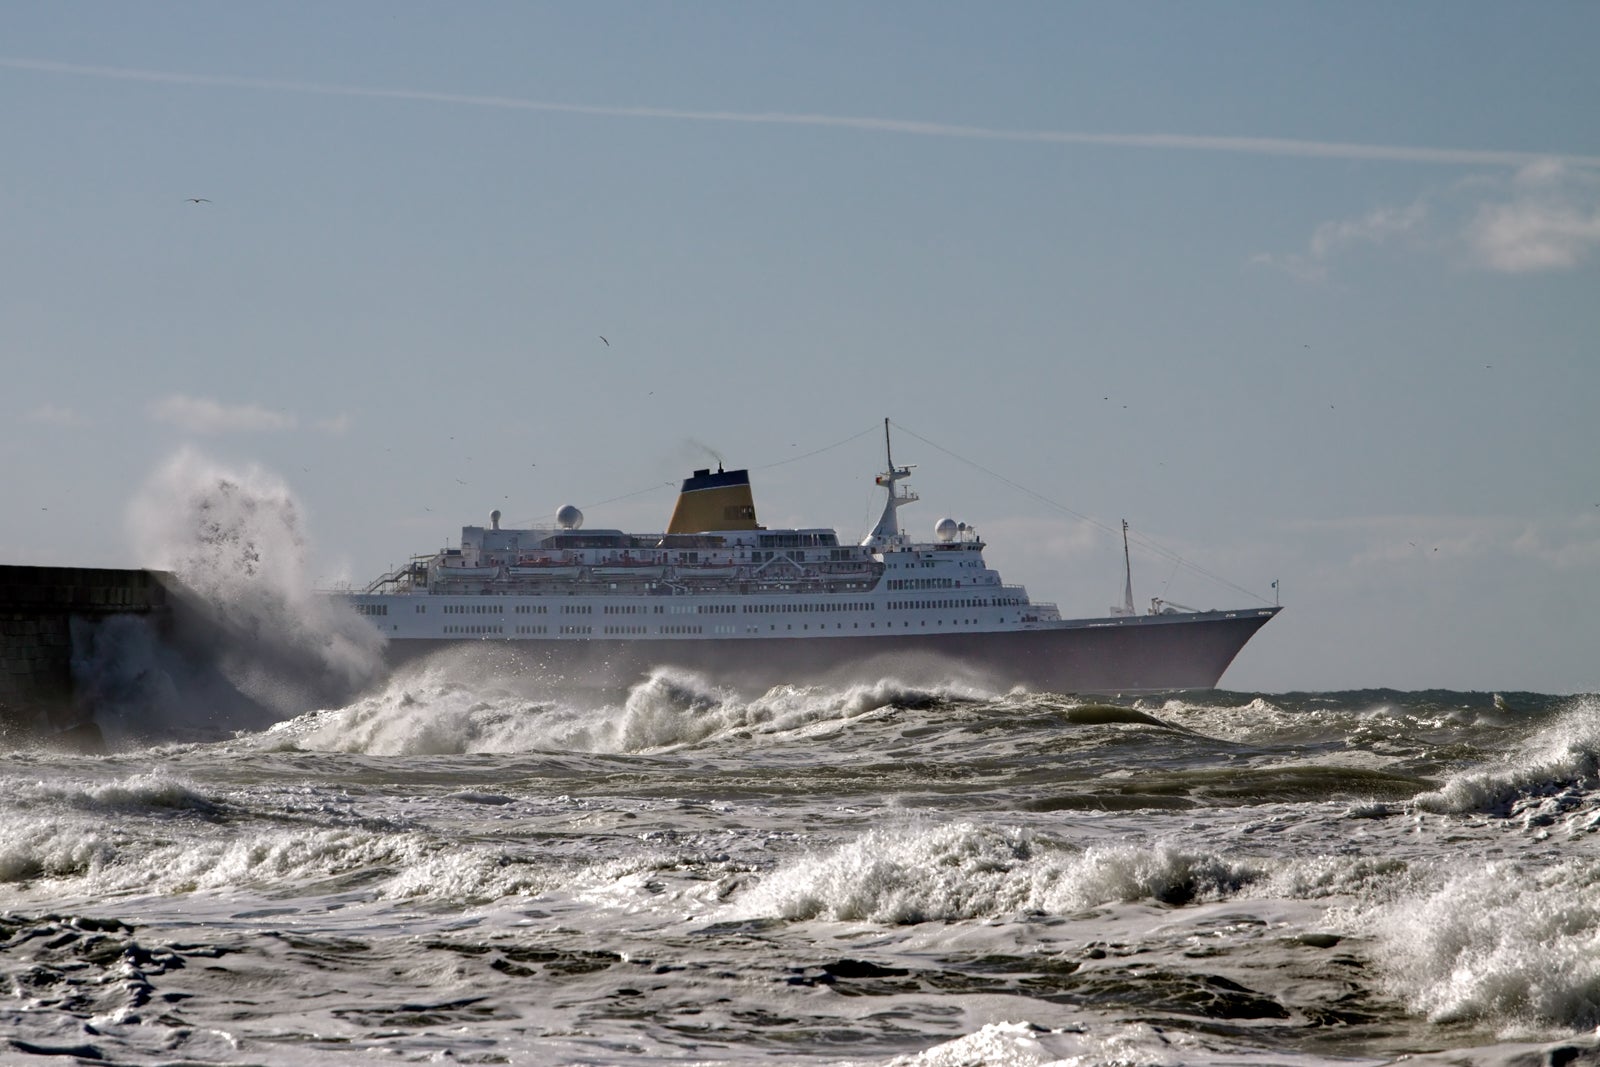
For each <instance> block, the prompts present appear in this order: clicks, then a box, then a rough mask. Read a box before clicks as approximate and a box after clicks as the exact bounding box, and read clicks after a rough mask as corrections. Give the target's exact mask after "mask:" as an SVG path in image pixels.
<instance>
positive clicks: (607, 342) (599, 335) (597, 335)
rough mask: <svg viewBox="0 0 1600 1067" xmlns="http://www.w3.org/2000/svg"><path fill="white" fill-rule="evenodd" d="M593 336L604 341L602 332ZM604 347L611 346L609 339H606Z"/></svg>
mask: <svg viewBox="0 0 1600 1067" xmlns="http://www.w3.org/2000/svg"><path fill="white" fill-rule="evenodd" d="M595 336H596V337H598V338H600V340H602V341H606V338H605V335H604V334H595ZM606 347H607V348H610V347H611V342H610V341H606Z"/></svg>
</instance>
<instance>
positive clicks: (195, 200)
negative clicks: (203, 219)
mask: <svg viewBox="0 0 1600 1067" xmlns="http://www.w3.org/2000/svg"><path fill="white" fill-rule="evenodd" d="M188 202H189V203H191V204H209V203H211V201H209V200H207V199H206V198H205V197H203V196H191V197H190V198H189V200H188Z"/></svg>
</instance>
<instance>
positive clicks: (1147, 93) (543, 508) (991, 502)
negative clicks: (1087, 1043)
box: [0, 2, 1600, 691]
mask: <svg viewBox="0 0 1600 1067" xmlns="http://www.w3.org/2000/svg"><path fill="white" fill-rule="evenodd" d="M1597 41H1600V5H1597V4H1593V3H1565V4H1564V3H1540V4H1536V5H1509V4H1483V3H1463V2H1449V3H1414V4H1379V3H1350V4H1324V5H1311V4H1296V3H1254V4H1239V3H1192V4H1175V3H1174V4H1109V3H1108V4H1073V3H1038V4H1022V3H1016V4H1002V5H980V4H929V3H916V4H909V3H906V4H902V3H880V4H871V5H868V4H838V3H809V4H792V5H776V4H711V3H702V4H693V5H689V4H682V5H668V4H571V5H542V4H531V3H530V4H513V3H506V4H452V5H442V4H402V3H391V2H383V3H345V4H335V5H326V4H275V5H219V4H209V3H196V4H177V3H168V4H122V3H115V4H113V3H106V4H92V3H77V4H49V5H43V4H23V3H0V103H3V105H4V106H0V145H3V146H4V154H3V156H0V160H3V162H0V224H3V227H4V229H3V234H4V247H5V255H4V256H3V257H0V366H3V368H4V372H5V376H6V380H7V389H6V390H5V392H4V394H3V396H4V400H3V405H0V409H3V414H4V421H3V422H0V443H3V449H4V456H5V460H6V462H5V469H6V475H5V481H4V486H5V507H4V510H3V511H0V561H4V562H9V563H40V564H45V563H51V564H54V563H69V564H85V565H104V566H125V565H136V564H142V563H155V562H159V561H158V560H152V559H146V558H140V556H141V554H142V553H141V550H140V549H139V548H138V547H137V546H136V542H135V540H134V539H133V538H131V537H130V536H129V534H128V533H127V532H126V530H125V528H124V527H125V521H124V515H125V513H126V512H127V509H128V506H129V503H130V501H131V500H132V499H133V498H134V497H135V496H136V495H137V494H138V493H139V492H140V487H141V485H143V484H144V483H145V482H146V481H147V480H148V479H150V478H151V477H152V475H153V474H154V472H155V471H156V470H157V469H159V468H160V467H161V466H162V465H163V463H165V462H166V461H167V460H168V459H169V458H170V457H172V456H173V455H174V454H175V453H177V452H178V450H179V449H181V448H184V447H186V446H188V447H191V448H193V449H195V450H197V451H198V452H199V453H200V454H202V455H204V456H206V457H209V458H210V459H212V460H214V461H216V462H219V463H222V464H225V465H230V466H232V467H234V468H237V469H239V470H244V469H246V468H247V467H249V466H251V465H258V466H259V467H261V468H264V469H265V470H266V471H268V472H273V473H274V474H275V475H276V476H277V477H280V478H281V479H282V480H283V481H285V482H287V483H288V485H289V486H290V487H291V488H292V490H293V492H294V494H295V495H296V496H297V498H298V499H299V500H300V502H301V504H302V506H303V509H304V512H305V515H306V521H307V524H308V526H309V528H310V532H311V535H312V537H313V538H314V546H313V549H312V555H311V558H310V560H309V562H308V568H309V570H310V572H311V573H312V575H314V576H316V577H319V578H321V579H323V580H332V579H334V578H337V577H341V576H343V577H349V578H352V579H356V580H365V579H366V578H368V577H370V576H372V575H375V574H376V573H378V572H380V571H382V570H384V569H385V568H386V567H387V566H388V565H390V564H391V563H394V562H397V561H399V560H401V559H403V558H404V557H405V556H407V555H409V554H412V553H415V552H421V551H426V550H429V549H431V548H434V547H436V546H438V545H440V544H442V543H444V542H445V541H446V540H447V539H453V538H455V537H457V536H458V534H459V527H460V526H461V525H462V524H463V523H468V522H474V523H476V522H482V521H483V520H484V518H485V517H486V516H487V514H488V512H489V510H490V509H491V508H495V507H498V508H500V509H501V510H502V511H504V512H505V513H506V516H507V519H508V521H514V520H529V519H534V518H536V517H542V516H548V515H550V514H553V512H554V511H555V509H556V507H558V506H559V505H560V504H562V503H568V502H570V503H577V504H580V505H585V506H586V511H587V513H588V518H589V522H590V524H591V525H604V526H622V527H627V528H632V529H641V530H644V529H659V528H661V527H662V526H663V525H664V524H665V521H666V517H667V514H668V513H669V511H670V509H671V504H672V490H671V489H670V488H667V487H666V486H665V483H668V482H671V481H674V480H676V479H678V478H681V477H682V476H683V475H684V474H686V473H687V471H688V469H689V468H691V467H693V466H702V465H704V464H705V463H706V462H707V460H706V458H705V454H704V453H703V452H702V451H701V450H700V449H699V447H697V445H698V444H703V445H706V446H710V447H712V448H714V449H716V450H717V451H718V452H719V453H720V454H721V455H722V456H723V458H724V459H725V460H726V461H727V463H728V464H729V466H749V467H751V468H752V469H753V475H754V481H755V487H756V496H757V506H758V509H759V510H760V513H761V516H762V518H763V520H764V521H765V522H767V523H768V524H769V525H780V524H790V523H799V524H805V525H834V526H838V527H839V528H840V531H841V533H842V534H844V535H845V536H847V537H850V538H856V537H859V536H861V535H862V534H863V533H865V531H866V529H867V527H868V526H869V525H870V521H871V518H872V517H873V515H874V513H875V510H876V497H875V496H874V492H875V491H874V490H873V488H872V485H871V476H872V475H873V473H875V471H876V470H877V468H878V466H879V465H880V464H881V454H880V442H879V440H878V438H877V437H876V436H875V435H874V434H871V433H866V434H865V435H864V436H860V437H858V438H856V439H855V440H853V441H851V442H850V443H848V444H846V445H843V446H841V447H839V448H837V449H834V450H832V451H828V452H825V453H823V454H821V455H818V456H816V457H814V458H811V459H808V460H803V461H798V462H792V463H784V464H783V465H781V466H772V465H773V464H778V463H783V461H785V460H789V459H791V458H792V457H794V456H797V455H801V454H803V453H806V452H809V451H812V450H815V449H820V448H823V447H824V446H827V445H830V444H832V443H834V442H837V441H841V440H845V439H847V438H850V437H851V436H852V435H855V434H860V433H862V432H863V431H868V430H870V429H871V428H872V427H873V426H874V425H876V424H877V423H878V422H879V421H880V420H881V419H882V418H883V417H884V416H885V415H887V416H889V417H891V418H893V419H894V420H895V421H896V422H898V423H900V424H902V425H903V426H904V427H906V430H907V432H905V433H902V434H901V436H900V437H899V438H897V443H896V458H897V459H898V460H902V461H908V462H915V463H918V464H919V468H918V473H917V478H916V481H915V483H914V484H915V485H916V487H917V488H918V489H919V491H920V492H921V494H922V496H923V503H922V504H920V505H918V507H917V508H915V509H913V510H911V511H908V512H905V513H903V514H904V516H905V518H906V519H907V520H908V522H909V523H913V524H921V526H922V527H925V528H927V529H930V530H931V528H932V524H933V523H934V522H935V521H936V520H937V519H938V518H940V517H941V516H943V515H946V514H948V515H952V516H954V517H956V518H958V519H964V520H966V521H969V522H972V523H974V524H976V525H977V526H978V527H979V528H980V529H981V530H982V531H983V532H984V534H985V535H986V537H987V538H988V540H989V541H990V544H991V547H990V550H989V554H988V555H989V559H990V561H991V562H992V563H993V564H995V565H997V566H998V567H1000V569H1001V570H1002V573H1004V574H1005V575H1006V576H1007V577H1008V578H1009V579H1011V580H1016V581H1021V582H1025V583H1026V584H1027V585H1028V586H1029V588H1030V592H1031V593H1032V594H1033V595H1034V597H1035V598H1036V599H1041V600H1053V601H1055V602H1057V603H1058V604H1059V605H1060V606H1061V608H1062V610H1063V612H1064V613H1065V614H1068V615H1086V614H1096V613H1100V612H1102V611H1103V610H1104V608H1105V607H1106V606H1107V605H1109V604H1111V603H1113V602H1115V601H1116V600H1117V599H1118V598H1119V594H1120V589H1121V575H1120V546H1118V545H1117V544H1116V543H1115V541H1114V540H1113V539H1112V538H1109V537H1107V536H1105V535H1104V534H1103V533H1102V532H1100V531H1099V530H1098V529H1096V528H1095V527H1093V526H1089V525H1086V524H1085V523H1083V522H1082V521H1081V520H1080V516H1090V517H1092V518H1093V519H1094V520H1096V522H1098V523H1099V524H1102V525H1103V526H1104V527H1106V528H1111V527H1115V525H1116V524H1117V521H1118V520H1119V519H1120V518H1122V517H1124V516H1126V517H1127V518H1128V519H1129V520H1130V521H1131V522H1132V523H1133V526H1134V529H1135V531H1136V534H1138V535H1139V536H1140V537H1141V538H1142V539H1143V540H1146V541H1149V542H1154V543H1157V544H1159V545H1161V546H1163V547H1164V548H1165V549H1166V550H1168V551H1169V552H1172V553H1177V554H1180V555H1182V556H1184V557H1185V558H1188V559H1192V560H1193V561H1194V562H1195V563H1197V564H1198V565H1199V566H1201V567H1202V568H1204V570H1205V571H1207V572H1210V573H1212V574H1216V575H1220V576H1223V577H1225V578H1226V579H1228V581H1229V582H1231V583H1233V584H1234V585H1236V586H1238V587H1242V588H1243V589H1246V590H1250V591H1253V592H1255V593H1257V594H1259V595H1260V596H1262V597H1266V598H1268V599H1270V598H1271V595H1272V592H1271V588H1270V583H1271V582H1272V580H1273V579H1274V578H1277V579H1280V580H1281V583H1282V589H1283V595H1284V601H1285V603H1286V604H1287V606H1288V609H1289V610H1287V611H1286V612H1285V613H1284V614H1283V616H1282V617H1280V618H1279V619H1277V620H1276V621H1274V622H1273V623H1272V624H1271V625H1270V626H1268V627H1267V628H1266V629H1265V630H1264V631H1263V632H1262V633H1261V634H1260V636H1258V637H1257V638H1256V640H1255V641H1254V642H1253V643H1252V644H1251V645H1250V647H1249V648H1247V649H1246V651H1245V653H1244V655H1243V656H1242V657H1241V659H1240V660H1239V661H1238V662H1237V664H1236V665H1235V667H1234V669H1233V670H1232V671H1231V672H1230V673H1229V675H1228V676H1227V678H1226V679H1225V681H1226V682H1227V684H1229V685H1230V686H1232V687H1235V688H1262V689H1269V690H1283V689H1312V688H1315V689H1327V688H1353V687H1363V686H1395V687H1402V688H1423V687H1431V686H1441V687H1452V688H1463V689H1465V688H1479V689H1519V688H1520V689H1538V690H1545V691H1575V690H1594V689H1597V688H1600V657H1597V656H1596V654H1595V648H1596V638H1597V635H1600V624H1597V616H1600V609H1597V605H1600V470H1597V467H1596V459H1597V457H1600V431H1597V430H1596V423H1595V407H1596V401H1597V399H1600V352H1597V347H1600V266H1597V264H1600V106H1597V105H1600V64H1597V63H1595V61H1594V47H1595V42H1597ZM189 197H202V198H206V199H207V200H209V201H210V202H209V203H200V204H195V203H189V202H188V200H187V198H189ZM602 334H603V335H605V336H606V337H607V338H608V339H609V341H610V345H609V347H608V346H606V345H605V344H603V343H602V342H601V341H600V340H599V336H600V335H602ZM912 432H914V433H915V434H918V435H921V436H922V437H925V438H926V439H927V440H928V441H931V442H935V443H937V445H938V446H941V447H942V448H943V449H947V450H948V451H949V452H950V453H954V454H955V455H957V456H960V457H963V458H965V459H966V460H970V461H972V462H973V463H975V464H977V465H978V467H973V466H970V465H968V464H965V463H962V462H959V461H958V460H957V459H955V458H952V456H951V455H948V454H946V453H945V452H941V451H939V450H938V449H937V448H935V447H933V446H932V445H930V444H925V443H923V442H922V441H919V440H917V438H916V437H914V436H911V433H912ZM535 464H536V465H535ZM979 467H981V468H987V470H988V471H991V472H999V473H1001V474H1003V475H1004V476H1005V477H1006V478H1007V479H1009V480H1010V481H1012V482H1015V483H1017V484H1019V485H1021V486H1025V487H1027V489H1029V490H1031V491H1032V493H1033V494H1036V495H1030V494H1028V493H1023V492H1019V491H1017V490H1016V489H1015V488H1013V487H1012V486H1010V485H1007V484H1005V482H1003V481H999V480H996V479H995V478H993V477H990V476H989V474H987V473H985V472H984V471H983V470H981V469H978V468H979ZM651 485H657V486H659V488H658V490H657V491H656V492H653V493H643V494H640V495H637V496H632V497H628V498H626V499H622V500H616V501H613V502H612V503H609V504H600V503H599V502H601V501H606V500H608V499H610V498H614V497H618V496H621V495H622V494H627V493H630V492H632V491H633V490H638V489H642V488H646V487H649V486H651ZM1041 497H1043V498H1045V499H1046V500H1048V501H1053V502H1055V503H1057V504H1060V505H1064V506H1065V508H1067V509H1070V510H1067V511H1063V510H1060V509H1058V508H1053V507H1051V506H1049V505H1048V504H1047V503H1045V502H1044V501H1043V500H1041V499H1040V498H1041ZM1134 565H1135V595H1136V596H1137V597H1138V598H1139V599H1140V601H1141V602H1143V601H1144V600H1145V599H1146V598H1148V597H1149V596H1152V595H1155V594H1157V593H1165V594H1166V595H1167V596H1168V597H1169V598H1170V599H1173V600H1176V601H1178V602H1181V603H1188V604H1193V605H1195V606H1200V607H1208V606H1219V607H1221V606H1238V605H1245V604H1252V603H1256V601H1254V600H1252V599H1251V598H1249V597H1246V596H1244V595H1243V594H1242V593H1240V592H1238V591H1236V590H1235V589H1232V588H1229V587H1228V586H1223V585H1217V584H1214V583H1212V582H1210V581H1208V580H1207V579H1205V578H1204V577H1203V576H1200V575H1196V574H1194V573H1193V572H1191V571H1188V570H1186V569H1182V568H1179V569H1176V570H1175V569H1174V568H1173V565H1172V564H1171V562H1170V561H1169V560H1168V558H1167V557H1164V556H1160V555H1157V554H1154V553H1152V552H1150V551H1148V550H1145V549H1144V548H1142V547H1136V550H1135V555H1134Z"/></svg>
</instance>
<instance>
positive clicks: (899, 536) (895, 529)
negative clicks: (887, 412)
mask: <svg viewBox="0 0 1600 1067" xmlns="http://www.w3.org/2000/svg"><path fill="white" fill-rule="evenodd" d="M883 454H884V458H885V459H886V460H887V461H888V463H889V469H888V471H887V472H886V473H883V474H880V475H878V477H877V479H876V481H877V483H878V484H879V485H881V486H883V487H884V489H885V490H887V491H888V493H889V499H888V500H887V501H885V502H884V505H883V515H882V516H881V517H880V518H879V519H878V525H876V526H874V527H873V528H872V532H871V533H870V534H868V535H867V537H866V540H864V541H862V542H861V543H862V544H863V545H869V546H871V547H873V548H875V549H878V550H879V551H883V550H885V549H889V548H894V547H896V546H902V545H905V544H907V543H908V540H907V538H906V535H905V534H904V533H902V532H901V531H900V521H899V519H898V517H897V516H896V515H895V512H896V511H898V510H899V509H900V508H902V507H904V506H905V505H907V504H909V503H911V502H912V501H914V500H916V499H917V494H916V493H913V492H912V491H911V490H910V489H906V488H901V489H899V490H896V488H895V483H897V482H901V481H904V480H905V479H907V478H909V477H911V468H912V467H913V466H915V464H908V465H907V466H904V467H896V466H895V465H894V451H893V448H892V446H891V445H890V443H889V420H888V419H884V420H883Z"/></svg>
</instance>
